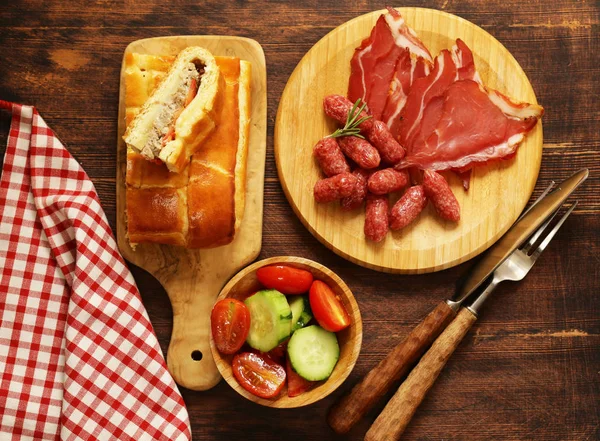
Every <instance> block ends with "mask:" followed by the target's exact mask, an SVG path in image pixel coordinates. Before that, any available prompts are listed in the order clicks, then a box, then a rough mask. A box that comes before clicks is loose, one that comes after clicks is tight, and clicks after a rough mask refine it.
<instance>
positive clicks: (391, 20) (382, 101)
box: [348, 8, 432, 119]
mask: <svg viewBox="0 0 600 441" xmlns="http://www.w3.org/2000/svg"><path fill="white" fill-rule="evenodd" d="M388 11H389V14H384V15H381V16H380V17H379V19H378V20H377V23H376V24H375V27H374V28H373V30H372V31H371V35H370V36H369V37H368V38H366V39H365V40H363V41H362V43H361V45H360V46H359V47H358V48H357V49H356V50H355V52H354V55H353V57H352V60H351V61H350V71H351V73H350V82H349V84H348V98H349V99H350V101H352V102H356V100H357V99H359V98H360V99H362V100H363V101H364V102H366V103H367V106H368V109H369V113H370V114H371V115H372V116H373V118H374V119H381V116H382V113H383V110H384V108H385V105H386V102H387V99H388V93H389V90H390V84H391V82H392V78H393V77H394V74H395V70H396V65H397V63H398V61H399V58H400V57H401V56H402V54H404V53H405V52H406V51H407V50H408V51H409V52H410V53H413V54H415V56H417V57H422V58H424V59H426V60H432V57H431V54H430V53H429V50H427V48H426V47H425V45H424V44H423V42H421V40H419V38H418V37H417V35H416V34H415V32H414V31H413V30H412V29H410V28H409V27H408V26H407V25H406V23H405V21H404V18H402V16H401V15H400V13H398V11H396V10H395V9H393V8H388Z"/></svg>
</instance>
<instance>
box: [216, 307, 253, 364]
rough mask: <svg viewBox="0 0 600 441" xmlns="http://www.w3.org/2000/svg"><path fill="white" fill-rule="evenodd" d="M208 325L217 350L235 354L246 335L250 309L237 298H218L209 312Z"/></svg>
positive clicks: (248, 326) (248, 327)
mask: <svg viewBox="0 0 600 441" xmlns="http://www.w3.org/2000/svg"><path fill="white" fill-rule="evenodd" d="M210 325H211V328H212V335H213V339H214V340H215V345H216V346H217V349H218V350H219V352H221V353H223V354H235V353H236V352H237V351H239V350H240V348H241V347H242V345H243V344H244V342H245V341H246V337H248V332H249V331H250V311H248V308H247V307H246V305H244V304H243V303H242V302H240V301H239V300H236V299H223V300H220V301H219V302H217V303H216V304H215V306H214V307H213V310H212V313H211V314H210Z"/></svg>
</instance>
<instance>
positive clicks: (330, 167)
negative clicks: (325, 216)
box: [313, 95, 460, 242]
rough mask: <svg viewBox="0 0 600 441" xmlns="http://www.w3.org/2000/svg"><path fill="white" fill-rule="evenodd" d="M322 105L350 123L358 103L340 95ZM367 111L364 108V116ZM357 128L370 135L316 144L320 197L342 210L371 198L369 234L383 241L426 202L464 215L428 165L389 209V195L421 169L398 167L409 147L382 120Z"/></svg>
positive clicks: (444, 213)
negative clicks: (319, 175)
mask: <svg viewBox="0 0 600 441" xmlns="http://www.w3.org/2000/svg"><path fill="white" fill-rule="evenodd" d="M323 107H324V110H325V114H326V115H327V116H329V117H331V118H333V119H335V120H336V121H338V122H339V123H340V124H345V123H346V121H347V118H348V113H349V112H350V111H351V109H352V108H353V104H352V102H350V100H348V99H347V98H345V97H343V96H341V95H330V96H327V97H325V99H324V100H323ZM366 116H367V114H366V113H365V112H364V111H363V112H362V113H361V114H360V116H359V117H360V118H362V117H366ZM358 127H359V128H360V132H361V135H363V136H365V138H366V139H363V138H360V137H357V136H342V137H339V138H329V137H327V138H323V139H322V140H320V141H319V142H318V143H317V144H316V145H315V147H314V150H313V154H314V156H315V158H316V160H317V162H318V164H319V166H320V167H321V170H322V171H323V173H324V174H325V175H326V178H323V179H320V180H319V181H317V183H316V184H315V187H314V197H315V200H316V201H317V202H319V203H326V202H333V201H336V200H339V201H340V205H341V206H342V209H344V210H354V209H357V208H359V207H361V206H362V205H363V202H365V201H366V209H365V236H366V237H367V239H369V240H372V241H374V242H381V241H382V240H383V239H384V238H385V237H386V235H387V232H388V230H389V229H392V230H400V229H402V228H404V227H406V226H407V225H409V224H410V223H412V222H413V221H414V220H415V219H416V218H417V217H418V216H419V213H421V211H423V209H424V208H425V206H426V205H427V201H431V203H432V205H433V207H434V208H435V211H436V213H437V214H438V215H439V216H440V217H441V218H442V219H445V220H448V221H452V222H458V221H459V220H460V206H459V205H458V201H457V200H456V197H455V196H454V194H453V193H452V190H451V189H450V186H449V185H448V182H447V181H446V179H444V177H443V176H442V175H440V174H439V173H437V172H435V171H433V170H425V171H424V172H423V173H422V175H423V176H422V185H415V186H411V187H409V188H408V189H407V190H406V191H405V192H404V194H403V195H402V197H401V198H400V199H398V201H397V202H396V203H395V204H394V206H393V207H391V209H390V208H389V198H388V195H389V194H390V193H394V192H398V191H401V190H402V189H404V188H406V187H407V186H409V185H410V184H411V180H413V182H414V179H415V176H418V177H419V178H420V175H421V173H420V172H419V171H417V170H411V171H410V175H409V172H408V171H406V170H395V169H394V168H393V166H394V165H395V164H396V163H398V162H399V161H400V160H401V159H402V158H403V157H404V155H405V151H404V148H403V147H402V146H401V145H400V144H399V143H398V141H396V139H395V138H394V137H393V136H392V134H391V133H390V131H389V129H388V127H387V126H386V125H385V124H384V123H383V122H381V121H377V120H373V119H367V120H365V121H363V122H362V123H361V124H359V126H358ZM348 160H350V162H348ZM351 164H352V167H351ZM351 170H352V171H351ZM411 178H412V179H411Z"/></svg>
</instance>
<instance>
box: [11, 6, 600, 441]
mask: <svg viewBox="0 0 600 441" xmlns="http://www.w3.org/2000/svg"><path fill="white" fill-rule="evenodd" d="M405 5H407V6H410V5H418V6H422V7H431V8H438V9H444V10H446V11H448V12H451V13H455V14H457V15H460V16H461V17H464V18H466V19H468V20H470V21H472V22H474V23H476V24H478V25H479V26H481V27H482V28H484V29H485V30H487V31H488V32H490V33H491V34H492V35H494V36H495V37H496V38H498V39H499V40H500V41H501V42H502V43H503V44H504V45H505V46H506V47H507V48H508V49H509V50H510V51H511V52H512V54H513V55H514V56H515V58H516V59H517V60H518V61H519V63H520V64H521V66H522V67H523V69H524V70H525V72H526V73H527V75H528V76H529V78H530V80H531V82H532V84H533V87H534V89H535V91H536V94H537V96H538V100H539V102H540V103H541V104H542V105H543V106H544V107H545V109H546V114H545V116H544V120H543V123H544V136H545V149H544V155H543V161H542V169H541V172H540V176H539V181H538V185H537V187H536V191H535V192H534V196H535V195H537V194H539V192H540V191H541V189H543V188H544V187H545V186H546V185H547V184H548V182H549V181H550V180H552V179H554V180H561V179H564V178H565V177H567V176H568V175H569V174H570V173H572V172H573V171H575V170H577V169H579V168H582V167H588V168H590V170H591V177H590V179H589V180H588V182H587V183H586V184H585V186H584V187H583V188H581V189H580V190H579V191H578V194H577V198H578V199H579V201H580V203H579V205H578V207H577V209H576V210H575V212H574V214H573V216H572V217H571V218H570V219H569V220H568V221H567V223H566V225H565V226H564V227H563V229H562V230H561V232H560V233H559V234H558V236H557V237H556V239H555V240H554V241H553V243H552V244H551V246H550V247H549V249H548V250H547V251H546V252H545V254H544V256H543V257H542V258H541V259H540V261H539V263H538V264H537V265H536V268H535V270H533V271H532V273H531V274H530V275H529V276H528V277H527V279H525V280H524V281H523V282H520V283H517V284H506V285H505V286H502V287H500V288H499V289H498V291H497V292H496V293H495V294H494V296H493V298H492V299H490V301H489V304H488V305H487V306H486V310H485V312H484V314H483V315H482V317H481V319H480V320H479V321H478V322H477V323H476V324H475V326H474V328H473V330H472V332H471V333H470V334H469V335H468V336H467V338H466V339H465V341H464V342H463V344H462V345H461V346H460V347H459V349H458V351H457V352H456V354H455V355H454V356H453V358H452V359H451V360H450V363H449V364H448V366H447V368H446V370H445V371H444V373H443V374H442V375H441V377H440V378H439V380H438V382H437V383H436V385H435V386H434V388H433V390H432V391H431V393H430V394H429V396H428V397H427V399H426V401H425V402H424V404H423V405H422V407H421V409H420V410H419V411H418V412H417V415H416V417H415V418H414V420H413V422H412V423H411V425H410V427H409V429H408V431H407V432H406V434H405V436H404V439H407V440H413V439H414V440H417V439H418V440H430V439H431V440H433V439H452V440H464V439H469V440H489V439H506V440H517V439H518V440H523V439H532V440H533V439H535V440H555V439H561V440H586V439H589V440H593V439H599V438H600V405H599V402H600V382H599V381H598V370H599V366H600V350H599V348H600V301H599V297H598V295H597V294H598V292H599V291H600V280H599V279H600V271H599V269H598V268H599V267H600V258H599V257H598V256H600V249H599V247H600V245H599V242H600V240H599V239H600V217H599V216H598V215H599V214H600V134H599V131H598V127H597V121H598V115H599V114H600V112H599V111H600V104H599V102H600V100H599V86H598V83H599V79H600V56H599V54H600V50H599V49H600V47H599V46H600V39H599V38H598V35H599V31H600V19H599V14H600V7H599V5H598V3H597V2H593V1H583V2H582V1H575V0H571V1H559V2H543V1H541V0H536V1H530V2H518V1H516V0H502V1H500V0H493V1H488V2H479V1H476V0H468V1H463V2H458V1H453V0H439V1H435V0H429V1H424V2H408V3H406V4H405ZM381 7H382V4H381V3H379V2H375V1H362V2H346V3H340V2H334V1H332V0H327V1H317V0H310V1H306V2H287V1H282V0H280V1H273V2H269V3H267V2H260V1H243V0H239V1H235V2H233V1H230V2H224V1H217V0H210V1H206V2H192V1H185V0H174V1H169V2H160V1H158V0H142V1H136V2H121V1H118V0H95V1H84V0H77V1H70V2H60V1H47V2H44V7H43V8H40V7H39V2H34V1H32V0H23V1H20V2H13V3H12V4H11V5H10V6H5V7H3V8H2V9H0V47H2V54H1V55H0V79H1V81H0V98H1V99H8V100H14V101H18V102H24V103H29V104H33V105H35V106H36V107H37V108H38V109H39V111H40V112H41V114H42V115H43V117H44V118H45V119H46V121H47V122H48V124H49V125H50V126H51V127H52V128H53V129H54V130H55V132H56V133H57V134H58V135H59V136H60V138H61V140H62V141H63V142H64V143H65V144H66V145H67V146H68V148H69V150H70V151H71V152H72V153H73V155H74V156H75V157H76V158H77V159H78V160H79V161H80V162H81V163H82V165H83V166H84V167H85V169H86V171H87V172H88V174H89V175H90V177H91V178H92V180H93V181H94V184H95V185H96V189H97V190H98V193H99V195H100V198H101V200H102V203H103V206H104V208H105V211H106V214H107V216H108V218H109V220H110V222H111V225H113V226H114V222H115V216H116V213H115V160H116V158H115V139H116V136H117V133H116V130H117V125H116V117H117V100H118V88H119V85H118V81H119V68H120V64H121V58H122V54H123V50H124V49H125V47H126V46H127V44H128V43H129V42H131V41H133V40H136V39H139V38H145V37H151V36H160V35H178V34H190V33H194V34H220V35H228V34H231V35H242V36H247V37H250V38H254V39H256V40H258V41H259V42H260V43H261V44H262V45H263V48H264V50H265V53H266V57H267V63H268V90H269V94H268V108H269V121H268V122H269V125H268V135H269V137H268V154H267V173H266V181H265V220H264V229H263V237H264V240H263V250H262V253H261V256H260V257H261V258H263V257H270V256H275V255H282V254H289V255H299V256H304V257H308V258H311V259H314V260H317V261H320V262H322V263H323V264H325V265H327V266H329V267H330V268H331V269H333V270H334V271H336V272H337V273H338V274H340V276H341V277H342V278H344V279H345V280H346V282H347V283H348V285H349V286H350V287H351V288H352V289H353V290H354V292H355V293H356V296H357V300H358V302H359V305H360V307H361V311H362V314H363V318H364V340H363V350H362V353H361V356H360V358H359V361H358V364H357V365H356V368H355V370H354V372H353V373H352V375H351V377H350V379H349V380H348V382H347V383H346V384H344V386H343V387H342V388H341V389H340V390H338V391H337V392H336V393H335V394H334V395H333V396H331V397H329V398H328V399H326V400H324V401H322V402H320V403H318V404H315V405H313V406H309V407H307V408H302V409H297V410H289V411H282V410H273V409H266V408H262V407H260V406H257V405H254V404H252V403H250V402H248V401H246V400H244V399H242V398H241V397H239V396H238V395H237V394H236V393H235V392H234V391H233V390H232V389H231V388H229V387H228V386H227V385H226V384H224V383H222V384H219V385H218V386H217V387H216V388H214V389H213V390H210V391H208V392H205V393H199V392H193V391H188V390H183V393H184V397H185V400H186V403H187V404H188V408H189V412H190V417H191V422H192V428H193V432H194V437H195V439H227V440H236V439H240V440H241V439H251V440H253V439H256V440H262V439H268V438H271V437H273V435H274V434H277V435H279V434H283V433H285V436H286V438H288V439H290V440H296V439H297V440H301V439H302V440H317V439H318V440H323V439H340V438H341V437H336V436H334V435H333V433H332V432H331V431H330V430H329V429H328V428H327V426H326V424H325V418H324V415H325V412H326V411H327V408H328V407H329V406H330V405H331V404H332V403H333V400H334V399H335V397H337V396H338V395H339V394H340V393H341V392H342V389H345V388H347V387H349V386H350V385H351V384H352V383H353V382H355V381H357V380H358V379H359V378H360V377H361V376H362V375H364V374H365V373H366V372H367V371H368V370H369V369H370V368H371V367H373V366H374V365H375V364H376V363H377V362H378V361H379V360H380V359H381V358H382V357H383V356H384V354H385V353H386V352H387V351H388V350H389V349H390V348H391V347H392V346H393V345H394V344H395V342H396V341H397V340H399V339H401V338H402V337H403V336H404V335H406V334H407V333H408V332H409V330H410V329H412V327H413V326H414V325H415V324H416V323H417V322H418V321H419V320H420V319H421V318H422V317H423V316H424V315H425V314H427V312H428V311H429V310H431V309H432V308H433V307H434V306H435V305H436V304H437V302H438V301H439V300H440V299H441V298H444V297H445V296H448V295H450V294H451V292H452V287H453V285H454V283H455V281H456V279H457V278H458V277H459V276H460V275H461V274H463V273H464V272H465V271H467V270H468V268H469V266H470V263H466V264H463V265H460V266H459V267H456V268H452V269H449V270H446V271H442V272H440V273H435V274H429V275H423V276H392V275H386V274H380V273H377V272H374V271H370V270H367V269H364V268H361V267H358V266H356V265H353V264H351V263H349V262H347V261H345V260H344V259H342V258H340V257H338V256H336V255H335V254H333V253H332V252H330V251H329V250H327V249H326V248H325V247H324V246H322V245H321V244H320V243H319V242H318V241H317V240H316V239H315V238H313V237H312V236H311V235H310V234H309V233H308V231H307V230H306V229H305V228H304V227H303V226H302V224H301V223H300V221H299V220H298V219H297V218H296V217H295V216H294V214H293V212H292V211H291V209H290V207H289V204H288V203H287V201H286V199H285V197H284V195H283V192H282V190H281V187H280V185H279V181H278V179H277V172H276V167H275V162H274V157H273V147H272V146H273V127H274V122H275V114H276V111H277V104H278V101H279V97H280V95H281V92H282V91H283V88H284V86H285V83H286V81H287V79H288V77H289V75H290V74H291V72H292V71H293V69H294V67H295V66H296V64H297V63H298V62H299V61H300V59H301V58H302V56H303V55H304V53H306V51H307V50H308V49H310V47H311V46H312V45H313V44H314V43H315V42H317V41H318V40H319V39H320V38H321V37H323V36H324V35H325V34H327V33H328V32H329V31H330V30H332V29H333V28H334V27H335V26H337V25H339V24H341V23H343V22H345V21H347V20H349V19H351V18H353V17H355V16H357V15H360V14H363V13H366V12H369V11H371V10H374V9H379V8H381ZM7 131H8V118H7V117H6V115H2V116H1V117H0V145H1V146H2V147H0V148H1V149H2V151H3V149H4V145H5V143H6V133H7ZM133 272H134V275H135V277H136V280H137V282H138V285H139V288H140V291H141V293H142V297H143V300H144V303H145V305H146V307H147V309H148V313H149V315H150V318H151V319H152V322H153V324H154V326H155V329H156V331H157V333H158V336H159V340H160V343H161V346H162V348H163V350H165V351H166V348H167V346H168V341H169V336H170V331H171V323H172V319H171V308H170V305H169V302H168V299H167V296H166V294H165V292H164V290H163V289H162V288H161V286H160V285H159V284H158V283H157V282H156V281H155V280H154V279H153V278H152V277H150V276H149V275H148V274H146V273H145V272H143V271H142V270H139V269H137V268H133ZM379 409H381V407H380V408H379ZM376 412H377V410H375V411H374V412H372V413H371V414H370V415H369V417H368V418H366V419H365V421H363V423H362V424H361V425H360V426H359V427H357V428H356V429H355V430H353V431H352V433H351V434H350V435H349V436H348V437H347V438H348V439H356V440H358V439H362V436H363V434H364V432H365V431H366V430H367V428H368V425H369V424H370V422H372V421H373V419H374V418H375V416H376Z"/></svg>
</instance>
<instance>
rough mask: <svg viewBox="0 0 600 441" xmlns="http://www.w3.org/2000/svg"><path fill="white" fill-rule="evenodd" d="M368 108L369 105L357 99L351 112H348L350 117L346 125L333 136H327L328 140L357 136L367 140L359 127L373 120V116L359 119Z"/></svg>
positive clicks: (347, 118)
mask: <svg viewBox="0 0 600 441" xmlns="http://www.w3.org/2000/svg"><path fill="white" fill-rule="evenodd" d="M366 107H367V103H364V102H363V103H362V105H361V99H360V98H359V99H357V100H356V102H355V103H354V105H353V106H352V109H350V112H348V116H347V117H346V125H345V126H344V127H342V128H341V129H337V130H336V131H335V132H333V133H332V134H331V135H329V136H327V138H339V137H341V136H356V137H357V138H362V139H365V137H364V136H362V135H361V134H360V128H359V126H360V125H361V124H362V123H363V122H365V121H366V120H368V119H371V118H372V116H371V115H367V116H363V117H362V118H358V117H359V116H360V114H361V113H362V111H363V110H365V108H366Z"/></svg>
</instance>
